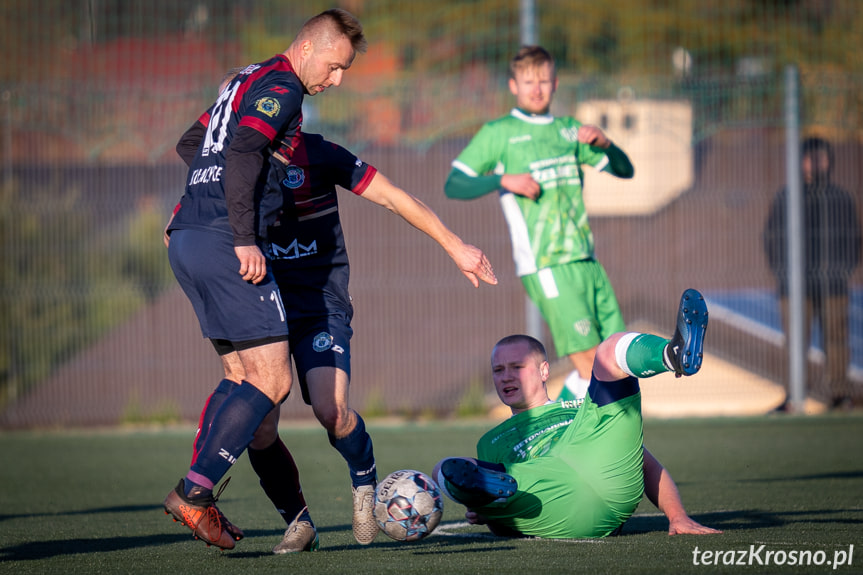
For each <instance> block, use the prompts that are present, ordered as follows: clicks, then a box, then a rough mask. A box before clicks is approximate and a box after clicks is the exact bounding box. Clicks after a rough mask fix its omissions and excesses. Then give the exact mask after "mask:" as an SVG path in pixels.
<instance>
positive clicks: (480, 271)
mask: <svg viewBox="0 0 863 575" xmlns="http://www.w3.org/2000/svg"><path fill="white" fill-rule="evenodd" d="M452 259H453V260H454V261H455V263H456V265H457V266H458V268H459V269H460V270H461V273H463V274H464V275H465V277H466V278H467V279H468V280H470V283H472V284H473V287H475V288H478V287H479V280H482V281H484V282H485V283H487V284H490V285H497V277H496V276H495V275H494V269H493V268H492V267H491V263H490V262H489V261H488V258H487V257H485V254H484V253H482V250H481V249H479V248H478V247H476V246H472V245H470V244H462V246H461V248H460V249H459V251H457V252H456V253H454V254H452Z"/></svg>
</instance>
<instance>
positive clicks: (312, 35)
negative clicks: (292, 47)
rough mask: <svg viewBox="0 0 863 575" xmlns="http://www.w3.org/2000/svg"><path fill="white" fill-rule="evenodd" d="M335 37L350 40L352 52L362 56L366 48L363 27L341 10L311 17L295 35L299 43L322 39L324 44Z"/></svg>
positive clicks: (333, 10) (352, 16)
mask: <svg viewBox="0 0 863 575" xmlns="http://www.w3.org/2000/svg"><path fill="white" fill-rule="evenodd" d="M337 37H345V38H347V39H348V40H350V42H351V47H352V48H353V49H354V52H357V53H359V54H364V53H365V51H366V48H368V41H367V40H366V37H365V36H364V35H363V25H362V24H360V21H359V20H357V18H356V17H355V16H354V15H353V14H351V13H350V12H348V11H347V10H343V9H341V8H332V9H330V10H325V11H324V12H321V13H320V14H318V15H317V16H312V17H311V18H309V19H308V20H306V23H305V24H303V27H302V28H300V31H299V33H298V34H297V40H300V41H303V40H314V39H321V38H323V39H324V41H326V42H332V41H334V40H335V39H336V38H337Z"/></svg>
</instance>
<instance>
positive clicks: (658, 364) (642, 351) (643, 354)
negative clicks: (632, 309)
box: [618, 333, 670, 378]
mask: <svg viewBox="0 0 863 575" xmlns="http://www.w3.org/2000/svg"><path fill="white" fill-rule="evenodd" d="M626 339H628V338H626ZM624 342H625V339H624V340H621V341H620V342H619V344H620V343H624ZM619 344H618V345H619ZM667 344H668V340H667V339H665V338H662V337H659V336H658V335H653V334H649V333H642V334H638V335H636V336H635V337H634V338H633V339H632V340H630V341H629V343H628V345H627V347H626V354H625V356H624V357H625V358H626V365H625V366H621V367H622V368H623V370H624V371H626V372H627V373H629V374H630V375H633V376H635V377H638V378H643V377H651V376H654V375H657V374H659V373H665V372H666V371H670V370H669V368H668V366H667V365H665V361H664V357H665V346H666V345H667ZM618 357H620V354H619V353H618Z"/></svg>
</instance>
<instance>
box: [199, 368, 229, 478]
mask: <svg viewBox="0 0 863 575" xmlns="http://www.w3.org/2000/svg"><path fill="white" fill-rule="evenodd" d="M239 385H240V384H238V383H236V382H234V381H231V380H230V379H223V380H222V381H220V382H219V385H217V386H216V389H215V391H213V393H212V394H210V397H208V398H207V402H206V403H205V404H204V409H203V410H202V411H201V417H200V419H199V420H198V433H197V434H196V435H195V445H194V447H193V450H192V463H191V464H192V465H194V464H195V460H196V459H197V458H198V453H200V452H201V446H203V445H204V441H205V440H206V439H207V434H208V433H209V432H210V424H211V423H212V422H213V417H214V416H215V415H216V412H217V411H218V410H219V408H220V407H221V406H222V403H223V402H224V401H225V398H226V397H228V395H229V394H230V393H231V392H232V391H233V390H234V388H236V387H238V386H239Z"/></svg>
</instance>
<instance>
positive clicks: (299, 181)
mask: <svg viewBox="0 0 863 575" xmlns="http://www.w3.org/2000/svg"><path fill="white" fill-rule="evenodd" d="M305 181H306V173H305V172H304V171H303V169H302V168H298V167H297V166H288V168H287V175H286V176H285V179H284V180H282V184H283V185H284V186H285V187H286V188H290V189H292V190H296V189H297V188H299V187H300V186H302V185H303V182H305Z"/></svg>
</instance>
